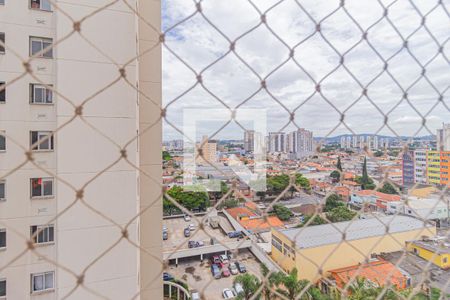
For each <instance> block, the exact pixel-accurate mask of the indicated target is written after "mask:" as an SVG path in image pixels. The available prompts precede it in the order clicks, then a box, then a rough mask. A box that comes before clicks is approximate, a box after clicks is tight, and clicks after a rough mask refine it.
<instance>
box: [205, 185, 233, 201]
mask: <svg viewBox="0 0 450 300" xmlns="http://www.w3.org/2000/svg"><path fill="white" fill-rule="evenodd" d="M228 190H229V188H228V186H227V184H226V183H225V182H224V181H221V182H220V191H215V192H209V194H210V195H211V196H212V198H214V200H216V201H217V200H220V199H221V198H222V197H223V196H224V195H225V194H226V193H228Z"/></svg>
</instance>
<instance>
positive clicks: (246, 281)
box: [233, 273, 261, 300]
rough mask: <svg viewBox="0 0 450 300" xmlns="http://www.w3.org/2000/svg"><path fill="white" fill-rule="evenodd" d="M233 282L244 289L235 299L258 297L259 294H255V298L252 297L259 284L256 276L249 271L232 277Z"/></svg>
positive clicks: (247, 299)
mask: <svg viewBox="0 0 450 300" xmlns="http://www.w3.org/2000/svg"><path fill="white" fill-rule="evenodd" d="M233 283H240V284H241V285H242V289H243V290H244V291H243V292H242V293H240V294H239V295H238V296H237V298H236V299H245V300H249V299H259V297H260V296H259V295H258V296H256V298H253V296H254V295H255V293H256V292H257V291H258V289H259V286H260V285H261V283H260V281H259V279H258V277H256V276H255V275H253V274H250V273H245V274H241V275H238V276H236V278H234V280H233Z"/></svg>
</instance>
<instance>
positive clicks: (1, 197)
mask: <svg viewBox="0 0 450 300" xmlns="http://www.w3.org/2000/svg"><path fill="white" fill-rule="evenodd" d="M5 200H6V181H5V180H0V201H5Z"/></svg>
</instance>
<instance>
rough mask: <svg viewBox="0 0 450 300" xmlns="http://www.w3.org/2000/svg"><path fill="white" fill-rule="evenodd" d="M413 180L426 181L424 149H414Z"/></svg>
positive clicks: (416, 181) (417, 181)
mask: <svg viewBox="0 0 450 300" xmlns="http://www.w3.org/2000/svg"><path fill="white" fill-rule="evenodd" d="M414 182H415V183H427V151H426V150H414Z"/></svg>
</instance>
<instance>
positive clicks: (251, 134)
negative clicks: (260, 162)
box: [244, 130, 255, 152]
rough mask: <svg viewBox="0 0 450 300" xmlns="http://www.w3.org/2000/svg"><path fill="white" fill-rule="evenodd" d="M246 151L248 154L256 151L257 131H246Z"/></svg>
mask: <svg viewBox="0 0 450 300" xmlns="http://www.w3.org/2000/svg"><path fill="white" fill-rule="evenodd" d="M244 150H245V151H246V152H253V151H255V131H254V130H246V131H244Z"/></svg>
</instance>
